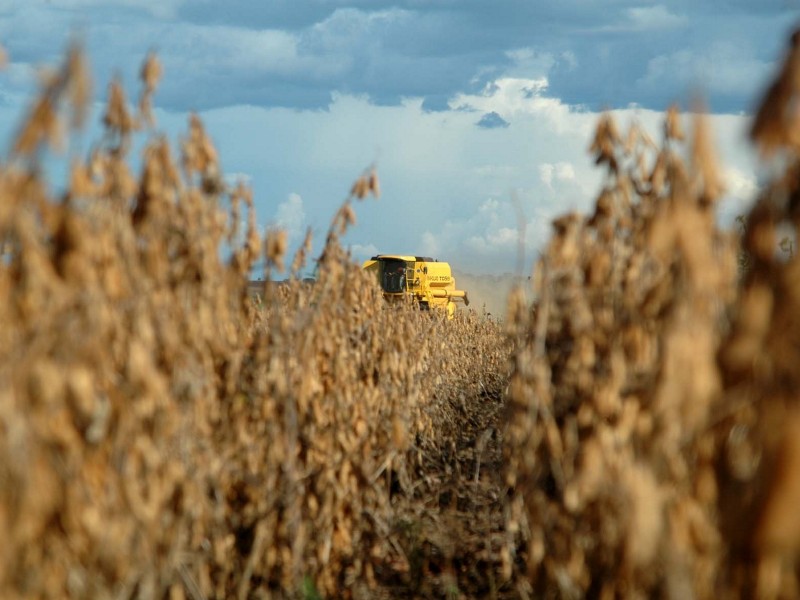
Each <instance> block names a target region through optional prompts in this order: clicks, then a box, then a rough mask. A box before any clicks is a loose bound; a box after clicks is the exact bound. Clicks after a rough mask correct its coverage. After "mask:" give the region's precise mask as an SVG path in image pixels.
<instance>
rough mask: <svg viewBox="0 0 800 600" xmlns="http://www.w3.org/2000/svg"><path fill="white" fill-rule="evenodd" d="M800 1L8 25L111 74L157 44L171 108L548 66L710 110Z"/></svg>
mask: <svg viewBox="0 0 800 600" xmlns="http://www.w3.org/2000/svg"><path fill="white" fill-rule="evenodd" d="M54 5H55V6H54ZM798 9H800V2H798V1H797V0H766V1H762V2H749V1H747V0H720V1H718V2H715V3H696V2H690V1H689V0H678V1H673V2H669V3H664V4H663V5H658V4H646V5H644V6H643V5H642V3H641V2H637V1H634V0H610V1H609V2H604V3H586V2H585V1H584V0H564V1H562V2H557V3H542V2H530V1H529V0H496V1H495V2H492V3H487V2H485V1H484V0H461V1H458V2H456V1H454V0H439V1H430V2H422V1H421V0H399V1H394V2H389V1H381V0H349V1H344V0H307V1H305V2H299V1H297V0H271V1H270V2H263V1H262V0H241V1H232V2H225V3H221V2H211V1H205V0H204V1H192V2H188V1H185V2H180V1H179V0H172V1H171V2H166V4H165V8H164V7H162V8H159V5H158V4H157V3H155V2H153V3H149V4H148V3H144V4H142V6H138V5H134V4H133V3H131V2H123V3H115V4H111V5H109V4H107V3H106V4H102V3H99V2H92V1H91V0H71V1H70V2H66V3H64V4H63V5H59V4H58V3H56V2H53V5H33V6H30V5H24V4H20V5H19V8H16V7H15V8H11V9H9V10H8V11H7V12H6V13H5V14H0V35H2V36H3V38H2V39H3V41H4V43H5V44H6V45H7V47H8V49H9V51H10V54H11V57H12V60H15V61H22V62H27V63H31V64H37V63H43V62H53V60H54V57H56V56H58V53H59V52H60V51H61V49H62V48H63V46H64V45H65V44H66V40H67V38H68V37H69V35H70V33H71V32H75V31H77V32H79V33H81V32H82V34H83V35H84V36H85V38H86V39H87V42H88V45H89V47H90V50H91V51H92V57H93V61H94V64H95V70H96V72H97V73H98V76H99V79H100V80H101V81H107V80H108V78H109V77H110V76H111V74H112V73H114V72H119V73H121V74H122V75H123V77H125V78H127V79H133V77H135V74H136V72H137V70H138V66H139V63H140V62H141V59H142V57H143V56H144V54H145V53H146V52H147V51H148V50H150V49H155V50H157V51H158V52H159V55H160V56H161V58H162V61H163V63H164V65H165V70H166V73H167V77H166V78H165V81H164V84H163V85H162V87H161V90H160V94H159V102H160V103H161V105H162V106H165V107H166V108H170V109H175V110H185V109H188V108H194V109H197V110H202V109H208V108H214V107H220V106H226V105H231V104H255V105H261V106H283V107H296V108H324V107H326V106H327V105H328V103H329V102H330V98H331V95H332V93H334V92H344V93H350V94H355V95H366V96H368V97H370V98H371V99H372V100H373V101H374V102H375V103H377V104H397V103H399V102H401V101H402V99H403V98H407V97H412V96H413V97H421V98H423V99H424V105H423V106H424V107H425V109H426V110H441V109H443V108H445V107H447V100H448V99H449V98H451V97H452V96H453V95H455V94H456V93H459V92H470V93H474V92H476V91H479V90H480V89H481V88H482V87H483V86H484V85H486V84H487V83H489V82H491V81H492V80H493V79H494V78H496V77H498V76H501V75H503V74H509V75H512V76H515V77H523V78H525V77H527V78H539V77H547V79H548V82H549V86H548V92H547V93H548V94H550V95H552V96H554V97H558V98H561V99H562V100H563V101H565V102H567V103H569V104H573V105H581V106H584V107H587V108H589V109H593V110H597V109H603V108H609V107H612V108H616V107H624V106H628V105H631V104H637V105H639V106H643V107H648V108H654V109H658V110H663V109H664V108H665V107H666V106H667V105H669V104H670V103H672V102H673V101H676V100H681V99H683V100H684V101H685V100H686V99H688V98H690V97H691V95H692V94H693V93H694V92H696V91H700V92H703V93H705V94H706V95H707V96H708V98H709V103H710V104H711V106H712V108H713V109H715V110H722V111H741V110H747V109H749V108H751V105H752V96H753V90H754V89H757V87H758V86H759V85H760V84H761V83H762V82H763V81H764V80H765V78H766V77H767V76H768V75H769V72H770V68H771V66H772V65H773V64H774V62H775V60H776V59H778V58H779V57H780V55H781V53H782V51H783V45H784V44H785V42H784V40H785V39H786V34H787V32H788V31H789V29H790V28H791V27H792V26H793V25H794V24H795V23H796V21H797V17H798V15H800V11H798ZM526 57H527V58H526ZM531 57H532V58H531ZM737 70H738V72H739V73H740V79H741V81H740V82H739V81H737V76H736V73H735V71H737ZM703 88H705V89H703ZM101 89H102V88H101Z"/></svg>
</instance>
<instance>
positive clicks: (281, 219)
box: [275, 193, 306, 243]
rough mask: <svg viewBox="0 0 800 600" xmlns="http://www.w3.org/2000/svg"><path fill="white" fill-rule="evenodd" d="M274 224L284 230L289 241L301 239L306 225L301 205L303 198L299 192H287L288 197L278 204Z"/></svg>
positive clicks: (304, 213)
mask: <svg viewBox="0 0 800 600" xmlns="http://www.w3.org/2000/svg"><path fill="white" fill-rule="evenodd" d="M275 225H276V226H277V227H280V228H281V229H284V230H286V233H287V235H288V236H289V241H290V243H291V242H297V241H302V235H303V233H304V230H305V225H306V212H305V209H304V207H303V199H302V198H301V197H300V195H299V194H295V193H291V194H289V198H288V199H287V200H286V201H285V202H282V203H281V204H279V205H278V210H277V211H276V216H275Z"/></svg>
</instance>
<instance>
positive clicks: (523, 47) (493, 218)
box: [0, 0, 800, 273]
mask: <svg viewBox="0 0 800 600" xmlns="http://www.w3.org/2000/svg"><path fill="white" fill-rule="evenodd" d="M799 16H800V0H759V1H753V0H727V1H723V0H717V1H708V2H697V1H689V0H686V1H684V0H679V1H673V2H648V1H644V0H643V1H639V2H634V1H628V0H609V1H605V2H598V1H590V0H559V1H556V0H542V1H532V0H527V1H523V0H492V1H489V0H480V1H479V0H460V1H459V0H429V1H425V0H405V1H395V2H389V1H381V0H360V1H349V2H345V1H338V0H308V1H302V0H267V1H265V0H249V1H228V2H219V1H214V2H212V1H206V0H193V1H188V0H157V1H149V0H147V1H135V0H107V1H103V2H101V1H99V0H50V1H44V0H28V1H9V0H5V1H4V0H0V42H2V43H3V45H4V46H5V47H6V49H7V50H8V53H9V56H10V61H11V62H10V65H9V67H8V68H7V69H6V71H5V73H2V74H0V134H4V138H3V139H6V140H7V139H8V136H9V134H10V132H11V131H13V124H14V123H16V122H18V121H19V118H20V116H21V115H22V113H23V112H24V109H25V106H26V105H27V99H28V98H29V96H30V93H31V91H32V90H33V89H35V81H36V69H37V68H38V67H39V66H41V65H45V64H53V63H55V62H56V61H58V60H59V58H60V56H61V55H62V53H63V50H64V48H65V47H66V46H67V44H68V42H69V39H70V37H71V36H73V35H77V36H79V37H80V38H81V39H83V40H84V44H85V46H86V47H87V49H88V51H89V56H90V61H91V63H92V69H93V72H94V76H95V92H96V100H97V101H98V102H100V101H102V99H103V97H104V95H105V90H106V86H107V84H108V81H109V80H110V78H111V77H112V76H113V75H115V74H118V75H120V76H121V77H122V78H123V79H124V80H125V81H126V82H127V84H128V85H127V87H128V89H129V92H130V93H131V95H132V94H133V93H134V91H135V90H137V89H138V88H137V86H136V84H135V77H136V73H137V72H138V69H139V67H140V64H141V62H142V59H143V58H144V56H145V55H146V53H147V52H148V51H150V50H155V51H156V52H157V53H158V55H159V57H160V58H161V60H162V62H163V66H164V73H165V77H164V80H163V82H162V84H161V86H160V88H159V90H158V93H157V95H156V98H155V103H156V106H157V107H158V110H157V118H158V127H159V128H160V129H161V130H164V131H166V132H167V133H169V135H170V136H171V137H172V138H173V139H175V137H176V136H177V135H179V134H180V133H181V132H182V131H184V130H185V128H186V120H187V114H188V112H189V111H197V112H199V113H200V115H201V116H202V117H203V119H204V121H205V123H206V125H207V128H208V130H209V133H210V135H211V137H212V138H213V139H214V141H215V142H216V144H217V146H218V148H219V150H220V154H221V156H222V160H223V167H224V169H225V171H226V172H227V173H229V174H230V176H231V177H232V178H235V177H242V178H245V179H246V180H247V181H248V182H249V183H250V184H251V186H252V187H253V190H254V194H255V200H256V205H257V211H258V216H259V223H260V224H261V225H262V226H263V227H269V226H273V225H279V226H283V227H285V228H286V229H287V230H288V231H289V234H290V240H291V241H293V242H295V243H297V242H299V241H300V239H301V237H302V232H303V231H304V229H305V227H307V226H311V227H312V229H313V230H314V232H315V236H316V241H317V243H319V242H321V240H322V239H323V238H324V233H325V230H326V229H327V225H328V223H329V221H330V219H331V218H332V216H333V214H334V212H335V210H336V208H337V206H338V205H339V204H340V202H341V201H342V200H343V199H344V198H345V197H346V195H347V191H348V190H349V188H350V184H351V183H352V181H353V180H354V179H355V178H356V177H357V176H358V175H359V174H360V173H361V172H362V171H363V170H364V169H365V168H368V167H370V166H372V165H375V166H376V167H377V169H378V173H379V176H380V179H381V184H382V190H383V196H382V197H381V199H380V200H378V201H369V202H367V203H364V204H359V205H358V207H357V215H358V220H359V221H358V225H357V226H356V227H355V229H353V230H352V231H351V233H349V234H348V236H347V238H346V243H347V244H348V245H350V246H351V248H352V251H353V254H354V256H355V257H356V258H359V259H360V258H364V257H365V256H368V255H369V254H371V253H374V252H398V253H412V254H430V255H434V256H437V257H438V258H440V259H441V260H448V261H449V262H451V263H453V265H454V266H455V267H457V268H458V269H460V270H462V271H467V272H472V273H502V272H513V271H514V269H515V265H516V256H517V247H518V235H519V233H518V232H519V230H520V219H519V217H518V209H519V211H521V213H522V214H523V215H524V222H523V224H524V226H525V227H524V230H525V238H524V241H525V248H526V255H527V257H528V259H529V260H530V259H532V258H534V257H535V255H536V253H537V251H538V249H539V248H540V247H541V246H542V244H543V243H544V242H546V240H547V237H548V235H549V222H550V220H551V219H552V218H553V217H554V216H556V215H557V214H560V213H561V212H564V211H567V210H583V209H586V208H587V207H588V206H589V205H590V204H591V201H592V199H593V197H594V195H595V193H596V191H597V189H598V186H599V185H600V183H601V176H602V173H600V172H599V171H598V170H597V169H595V168H594V167H593V166H592V164H591V160H590V158H589V156H588V155H587V151H586V150H587V147H588V145H589V140H590V136H591V133H592V130H593V127H594V125H595V123H596V121H597V117H598V114H599V113H600V112H601V111H602V110H605V109H613V110H614V111H615V112H617V113H618V116H619V120H620V122H621V123H622V124H623V125H625V124H627V123H629V122H630V121H631V120H633V119H635V120H637V121H638V122H640V123H642V124H643V125H644V126H645V127H647V128H649V129H650V130H651V131H652V132H653V135H654V137H656V138H658V132H659V123H660V120H661V115H662V113H663V111H664V110H665V109H666V108H667V107H668V106H669V105H670V104H671V103H673V102H677V103H678V104H679V105H680V106H682V107H684V108H685V107H686V106H688V105H689V103H690V101H691V99H692V98H693V96H694V95H695V94H698V93H699V94H702V95H703V96H704V97H705V98H706V102H707V104H708V106H709V108H710V111H711V112H712V113H713V115H714V118H713V127H714V131H715V135H716V137H717V139H718V150H719V152H720V155H721V159H722V162H723V164H724V168H725V170H726V175H727V177H726V180H727V183H728V199H727V200H726V202H725V203H724V204H723V206H722V207H721V220H722V221H723V222H730V220H731V218H732V216H733V215H735V214H737V212H741V210H743V208H744V207H745V206H746V205H747V203H748V202H749V200H751V199H752V196H753V194H754V192H755V189H756V181H757V180H756V175H755V172H756V164H755V161H754V159H753V157H752V155H751V153H750V152H749V150H748V147H747V145H746V144H745V142H744V133H743V132H744V131H745V129H746V126H747V120H748V115H749V114H750V112H751V111H752V110H753V107H754V105H755V103H756V102H757V100H758V98H759V95H760V93H761V91H762V90H763V89H764V87H765V84H766V82H767V81H768V80H769V77H770V76H771V74H772V73H773V72H774V69H775V67H776V64H777V61H779V59H780V57H781V54H782V51H783V48H784V46H785V44H786V40H787V37H788V34H789V32H790V31H791V29H792V27H794V26H796V25H797V24H798V22H800V19H798V17H799Z"/></svg>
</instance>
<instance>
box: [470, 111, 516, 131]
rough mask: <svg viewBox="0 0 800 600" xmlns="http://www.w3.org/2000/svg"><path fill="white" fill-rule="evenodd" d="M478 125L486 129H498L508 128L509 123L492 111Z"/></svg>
mask: <svg viewBox="0 0 800 600" xmlns="http://www.w3.org/2000/svg"><path fill="white" fill-rule="evenodd" d="M476 125H477V126H478V127H483V128H484V129H496V128H498V127H502V128H505V127H508V125H509V123H508V121H506V120H505V119H504V118H503V117H501V116H500V115H498V114H497V113H496V112H494V111H492V112H490V113H486V114H485V115H483V116H482V117H481V118H480V120H479V121H478V122H477V123H476Z"/></svg>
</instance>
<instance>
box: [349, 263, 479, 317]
mask: <svg viewBox="0 0 800 600" xmlns="http://www.w3.org/2000/svg"><path fill="white" fill-rule="evenodd" d="M362 268H363V269H364V270H365V271H368V272H370V273H374V274H375V277H376V279H377V280H378V283H379V284H380V286H381V290H382V291H383V296H384V298H386V299H387V300H389V301H390V302H397V301H406V300H411V301H412V302H414V303H415V304H418V305H419V307H420V308H421V309H422V310H428V309H431V308H434V309H437V310H446V311H447V318H448V319H452V318H453V315H454V314H455V312H456V304H455V303H456V302H463V303H464V304H465V305H469V298H468V297H467V292H465V291H464V290H458V289H456V280H455V278H454V277H453V273H452V271H451V269H450V265H449V264H448V263H446V262H439V261H438V260H435V259H433V258H430V257H428V256H409V255H404V254H378V255H376V256H373V257H372V258H370V259H369V260H367V261H365V262H364V264H363V265H362Z"/></svg>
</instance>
